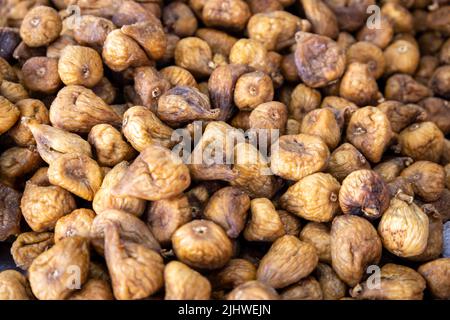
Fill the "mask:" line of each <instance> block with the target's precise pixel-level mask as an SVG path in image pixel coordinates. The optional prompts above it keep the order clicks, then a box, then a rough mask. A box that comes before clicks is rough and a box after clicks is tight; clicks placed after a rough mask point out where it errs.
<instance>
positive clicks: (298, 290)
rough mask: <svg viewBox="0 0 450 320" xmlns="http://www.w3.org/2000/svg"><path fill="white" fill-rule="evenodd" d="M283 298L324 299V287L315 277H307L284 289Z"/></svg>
mask: <svg viewBox="0 0 450 320" xmlns="http://www.w3.org/2000/svg"><path fill="white" fill-rule="evenodd" d="M281 298H282V299H283V300H322V298H323V295H322V288H321V287H320V283H319V282H318V281H317V280H316V279H315V278H314V277H307V278H304V279H302V280H300V281H299V282H298V283H296V284H293V285H291V286H289V287H288V288H286V289H285V290H283V292H282V293H281Z"/></svg>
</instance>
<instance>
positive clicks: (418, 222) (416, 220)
mask: <svg viewBox="0 0 450 320" xmlns="http://www.w3.org/2000/svg"><path fill="white" fill-rule="evenodd" d="M428 225H429V221H428V217H427V215H426V214H425V213H424V212H423V211H422V210H421V209H420V208H419V207H418V206H417V205H416V204H414V203H407V202H406V201H403V200H400V199H397V198H394V199H392V200H391V203H390V206H389V208H388V210H386V212H385V213H384V214H383V216H382V217H381V220H380V224H379V225H378V233H379V235H380V237H381V240H382V242H383V246H384V247H385V248H386V249H388V250H389V251H390V252H392V253H394V254H395V255H397V256H399V257H411V256H415V255H419V254H421V253H422V252H424V251H425V248H426V246H427V240H428V231H429V228H428Z"/></svg>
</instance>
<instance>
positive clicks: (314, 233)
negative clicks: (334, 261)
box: [299, 222, 331, 263]
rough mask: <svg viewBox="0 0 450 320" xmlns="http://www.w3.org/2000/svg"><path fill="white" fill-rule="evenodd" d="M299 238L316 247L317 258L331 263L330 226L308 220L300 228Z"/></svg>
mask: <svg viewBox="0 0 450 320" xmlns="http://www.w3.org/2000/svg"><path fill="white" fill-rule="evenodd" d="M299 238H300V240H302V241H304V242H308V243H311V244H312V245H313V246H314V248H316V252H317V255H318V256H319V260H320V261H321V262H325V263H331V249H330V241H331V240H330V228H329V227H328V226H327V225H326V224H323V223H318V222H308V224H307V225H306V226H305V227H304V228H303V229H302V231H301V232H300V236H299Z"/></svg>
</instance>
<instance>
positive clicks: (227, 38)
mask: <svg viewBox="0 0 450 320" xmlns="http://www.w3.org/2000/svg"><path fill="white" fill-rule="evenodd" d="M195 36H196V37H199V38H200V39H203V40H205V41H206V42H207V43H208V44H209V46H210V48H211V50H212V51H213V52H214V53H219V54H222V55H224V56H228V55H229V54H230V51H231V48H232V47H233V45H234V44H235V43H236V41H237V39H236V38H235V37H233V36H231V35H229V34H227V33H225V32H223V31H220V30H216V29H210V28H200V29H197V32H196V33H195Z"/></svg>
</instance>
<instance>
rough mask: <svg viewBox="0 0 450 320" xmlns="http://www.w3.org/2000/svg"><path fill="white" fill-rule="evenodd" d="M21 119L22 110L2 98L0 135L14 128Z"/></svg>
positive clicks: (0, 102)
mask: <svg viewBox="0 0 450 320" xmlns="http://www.w3.org/2000/svg"><path fill="white" fill-rule="evenodd" d="M0 82H1V81H0ZM19 118H20V110H19V109H18V108H17V107H16V106H15V105H14V104H12V103H11V102H10V101H9V100H8V99H6V98H5V97H3V96H0V135H1V134H3V133H5V132H6V131H8V130H9V129H10V128H11V127H12V126H14V124H15V123H16V121H17V120H19Z"/></svg>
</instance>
